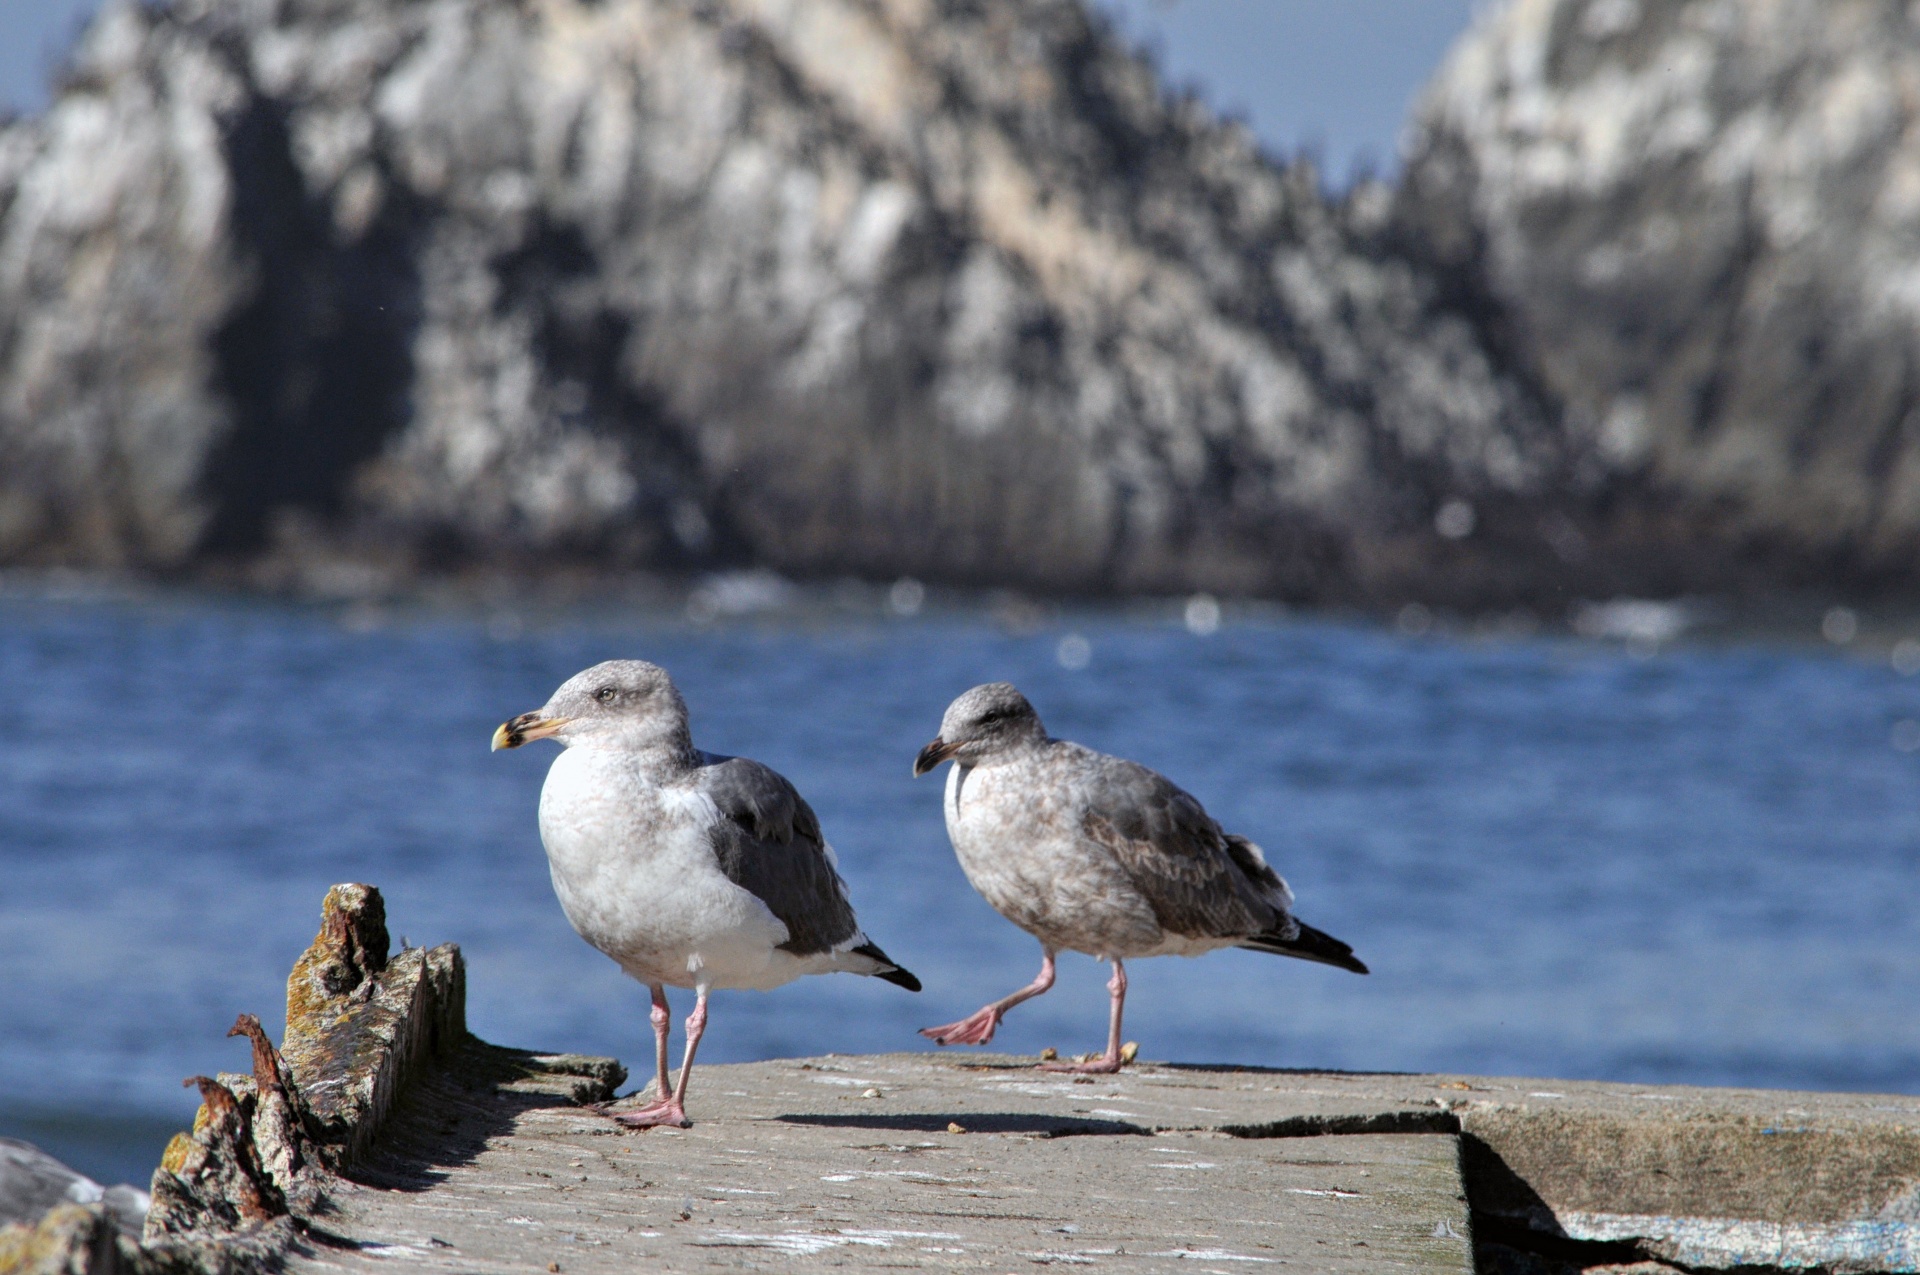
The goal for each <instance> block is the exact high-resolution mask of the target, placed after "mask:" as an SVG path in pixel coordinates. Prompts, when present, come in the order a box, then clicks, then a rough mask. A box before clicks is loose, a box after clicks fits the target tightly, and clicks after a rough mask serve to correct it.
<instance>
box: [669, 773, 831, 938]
mask: <svg viewBox="0 0 1920 1275" xmlns="http://www.w3.org/2000/svg"><path fill="white" fill-rule="evenodd" d="M701 762H702V764H701V766H700V767H699V769H697V770H696V771H695V772H694V782H695V783H696V784H697V785H698V787H699V789H700V791H701V792H703V793H705V794H706V795H707V796H708V797H709V798H711V799H712V801H713V804H714V806H715V807H716V808H717V809H718V810H719V811H720V821H719V822H718V823H717V824H715V825H714V827H713V830H712V834H711V835H712V838H713V852H714V857H715V858H716V859H717V860H718V861H719V863H720V870H721V871H722V872H725V873H726V874H727V879H728V880H730V881H732V882H733V883H734V884H735V885H737V886H739V887H740V888H741V889H743V890H746V891H748V892H750V893H751V894H753V895H754V896H755V897H757V898H758V899H759V900H760V901H761V902H762V903H764V904H766V905H767V910H768V911H770V912H772V913H773V914H774V915H775V916H777V917H779V918H780V921H781V923H782V924H784V925H785V926H786V927H787V941H786V942H784V943H782V944H781V945H780V947H781V949H782V950H784V951H788V952H792V953H793V954H794V955H795V956H811V955H813V954H814V953H816V952H825V951H829V950H831V949H832V948H833V947H834V946H835V945H837V944H840V943H844V942H846V941H847V940H848V939H850V938H852V937H853V936H854V935H855V934H858V933H859V932H860V923H859V922H858V921H856V920H855V919H854V916H853V907H852V905H851V904H849V903H848V902H847V890H846V886H845V885H843V884H842V883H841V881H840V874H839V873H837V872H835V871H834V870H833V862H832V860H831V859H829V858H828V857H827V855H828V851H827V846H826V842H825V841H824V840H823V839H822V838H821V836H820V821H819V820H818V819H816V818H815V817H814V814H813V810H812V808H811V807H809V806H808V805H807V803H806V801H805V800H803V799H802V798H801V796H800V794H799V792H797V791H796V790H795V789H794V786H793V785H792V784H790V783H788V782H787V780H786V778H785V777H784V776H782V775H781V774H780V773H779V772H778V771H776V770H774V769H773V768H772V767H770V766H763V765H761V764H760V763H759V762H757V761H753V760H750V759H749V758H746V757H716V756H713V755H711V754H708V753H702V754H701Z"/></svg>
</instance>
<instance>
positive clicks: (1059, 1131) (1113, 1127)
mask: <svg viewBox="0 0 1920 1275" xmlns="http://www.w3.org/2000/svg"><path fill="white" fill-rule="evenodd" d="M775 1119H777V1120H779V1121H781V1122H783V1123H785V1124H805V1125H816V1126H821V1127H826V1128H836V1129H887V1130H891V1131H894V1132H897V1133H951V1132H953V1131H952V1130H951V1129H950V1128H949V1127H948V1126H949V1125H956V1124H957V1125H959V1126H960V1127H961V1129H962V1130H963V1131H965V1132H967V1133H1024V1134H1032V1135H1035V1136H1037V1137H1042V1138H1075V1137H1083V1136H1088V1135H1098V1134H1104V1135H1109V1136H1111V1135H1114V1134H1123V1135H1124V1134H1138V1135H1142V1136H1144V1135H1146V1134H1148V1133H1150V1132H1151V1130H1148V1129H1144V1128H1142V1127H1141V1126H1139V1125H1137V1124H1128V1123H1127V1122H1126V1121H1124V1120H1087V1119H1084V1118H1082V1117H1080V1116H1049V1115H1039V1114H1035V1113H1033V1112H1026V1111H1020V1112H1013V1111H965V1112H946V1113H940V1112H913V1113H910V1114H906V1115H898V1116H882V1115H871V1116H869V1115H844V1116H843V1115H812V1114H807V1115H785V1116H776V1117H775Z"/></svg>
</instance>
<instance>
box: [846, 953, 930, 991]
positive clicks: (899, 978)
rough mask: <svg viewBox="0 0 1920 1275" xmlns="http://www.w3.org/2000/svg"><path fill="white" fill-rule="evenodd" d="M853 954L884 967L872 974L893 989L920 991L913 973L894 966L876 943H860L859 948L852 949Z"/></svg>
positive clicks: (918, 981) (918, 982)
mask: <svg viewBox="0 0 1920 1275" xmlns="http://www.w3.org/2000/svg"><path fill="white" fill-rule="evenodd" d="M853 954H854V955H855V956H864V957H866V958H867V959H868V960H870V961H876V962H878V963H879V964H881V965H884V966H886V968H885V969H881V970H875V971H874V972H873V976H874V977H875V978H883V979H885V980H886V981H887V982H889V983H892V984H893V985H894V986H895V987H904V988H906V989H907V990H908V991H910V992H917V991H919V990H920V980H919V979H917V978H915V977H914V976H913V972H912V971H911V970H905V969H902V968H900V967H899V966H898V965H895V964H894V963H893V958H892V957H891V956H888V955H887V954H886V953H885V952H882V951H881V950H880V945H879V944H878V943H862V944H861V945H860V946H859V947H856V948H854V949H853Z"/></svg>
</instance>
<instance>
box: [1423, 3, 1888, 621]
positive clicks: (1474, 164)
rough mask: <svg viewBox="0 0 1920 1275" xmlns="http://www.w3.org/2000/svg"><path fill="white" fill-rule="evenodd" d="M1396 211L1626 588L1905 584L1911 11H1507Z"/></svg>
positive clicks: (1731, 7) (1455, 76)
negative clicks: (1526, 409) (1567, 469)
mask: <svg viewBox="0 0 1920 1275" xmlns="http://www.w3.org/2000/svg"><path fill="white" fill-rule="evenodd" d="M1397 205H1398V216H1399V218H1400V221H1401V228H1402V230H1403V231H1404V232H1405V235H1406V238H1407V240H1408V241H1410V242H1409V243H1407V244H1405V245H1404V246H1407V247H1408V248H1409V249H1410V250H1411V251H1413V252H1414V253H1415V254H1416V255H1418V256H1421V257H1423V258H1424V259H1426V260H1428V261H1429V262H1430V263H1432V264H1433V265H1434V266H1435V267H1436V268H1437V270H1438V271H1439V272H1440V273H1441V275H1442V276H1443V277H1445V278H1446V279H1447V280H1448V281H1449V283H1448V288H1447V291H1446V297H1447V303H1448V304H1449V305H1451V306H1454V307H1456V308H1457V309H1458V310H1459V311H1460V312H1462V313H1469V314H1473V315H1474V316H1475V318H1476V322H1477V325H1478V327H1479V330H1480V332H1481V334H1482V336H1483V339H1484V340H1485V341H1486V342H1487V344H1488V346H1489V348H1490V349H1493V350H1496V351H1498V355H1497V357H1498V359H1499V361H1500V363H1501V365H1502V366H1503V367H1506V368H1509V369H1510V370H1511V371H1512V372H1513V373H1514V375H1516V376H1517V377H1519V378H1521V379H1522V380H1525V381H1527V382H1528V383H1530V384H1533V385H1534V386H1536V387H1537V388H1538V390H1539V391H1540V393H1541V396H1542V397H1543V399H1544V400H1546V401H1549V402H1551V403H1553V404H1554V405H1555V409H1556V412H1557V419H1558V422H1559V424H1558V429H1557V433H1558V434H1559V436H1560V437H1561V439H1562V440H1563V444H1564V448H1565V452H1566V454H1567V455H1568V456H1569V457H1570V458H1571V459H1572V460H1573V461H1574V464H1575V467H1576V469H1577V470H1578V471H1579V473H1580V475H1581V481H1580V482H1579V484H1578V490H1576V491H1573V492H1569V493H1568V499H1569V504H1570V505H1571V506H1572V507H1575V508H1577V509H1582V510H1585V511H1587V521H1588V525H1589V526H1590V527H1593V528H1595V529H1597V531H1598V534H1599V536H1600V539H1599V541H1598V542H1597V543H1596V544H1595V545H1594V546H1593V548H1594V551H1595V552H1596V553H1599V554H1601V555H1603V556H1610V557H1612V558H1613V559H1614V562H1613V567H1614V569H1616V570H1617V571H1619V572H1620V573H1621V575H1622V578H1625V579H1630V580H1634V581H1637V582H1639V583H1640V585H1641V587H1650V588H1656V589H1657V588H1668V589H1672V588H1687V587H1701V586H1702V585H1706V586H1714V585H1724V584H1726V583H1728V582H1738V581H1741V580H1764V581H1770V582H1774V583H1820V582H1824V583H1829V584H1838V583H1843V582H1844V583H1848V584H1852V585H1855V586H1870V585H1876V584H1877V585H1882V586H1886V585H1909V586H1910V585H1911V584H1912V583H1913V582H1914V579H1915V567H1916V550H1917V549H1920V412H1917V410H1916V409H1920V11H1917V10H1915V8H1914V7H1913V6H1911V5H1907V4H1901V3H1894V2H1892V0H1829V2H1823V3H1806V2H1804V0H1661V2H1659V3H1650V2H1649V3H1642V2H1641V0H1515V2H1514V3H1510V4H1508V5H1506V6H1504V7H1503V8H1502V9H1501V10H1499V11H1497V12H1495V13H1494V14H1492V15H1491V16H1490V17H1489V18H1488V19H1487V20H1486V21H1484V22H1483V23H1482V24H1481V26H1480V27H1479V29H1478V30H1477V31H1476V32H1475V33H1474V35H1473V37H1472V38H1471V39H1469V40H1467V41H1465V42H1463V43H1462V45H1461V46H1460V47H1459V48H1458V49H1456V50H1455V52H1454V54H1453V56H1452V57H1451V59H1450V61H1449V63H1448V64H1447V66H1446V67H1445V68H1444V69H1443V71H1442V72H1441V73H1440V75H1439V76H1438V77H1437V79H1436V81H1435V82H1434V84H1433V85H1432V87H1431V89H1430V91H1429V93H1428V96H1427V100H1426V102H1425V103H1424V105H1423V106H1422V108H1421V109H1420V111H1419V113H1418V115H1417V117H1416V120H1415V122H1414V128H1413V142H1412V151H1411V155H1410V158H1409V161H1408V167H1407V175H1406V180H1405V183H1404V186H1403V188H1402V189H1401V190H1400V191H1399V192H1398V196H1397ZM1583 493H1584V494H1583Z"/></svg>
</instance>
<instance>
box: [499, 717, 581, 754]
mask: <svg viewBox="0 0 1920 1275" xmlns="http://www.w3.org/2000/svg"><path fill="white" fill-rule="evenodd" d="M572 720H573V719H572V718H571V717H542V716H540V714H538V713H522V714H520V716H518V717H516V718H514V719H513V720H512V721H510V722H502V723H500V727H499V729H498V730H496V731H494V732H493V751H494V752H496V753H497V752H499V751H500V750H501V749H502V748H518V747H520V745H522V744H531V743H532V742H533V741H534V740H536V739H546V738H547V737H548V736H550V735H552V734H553V733H554V732H555V731H557V730H559V729H560V728H561V727H563V726H565V725H566V724H567V723H568V722H570V721H572Z"/></svg>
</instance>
